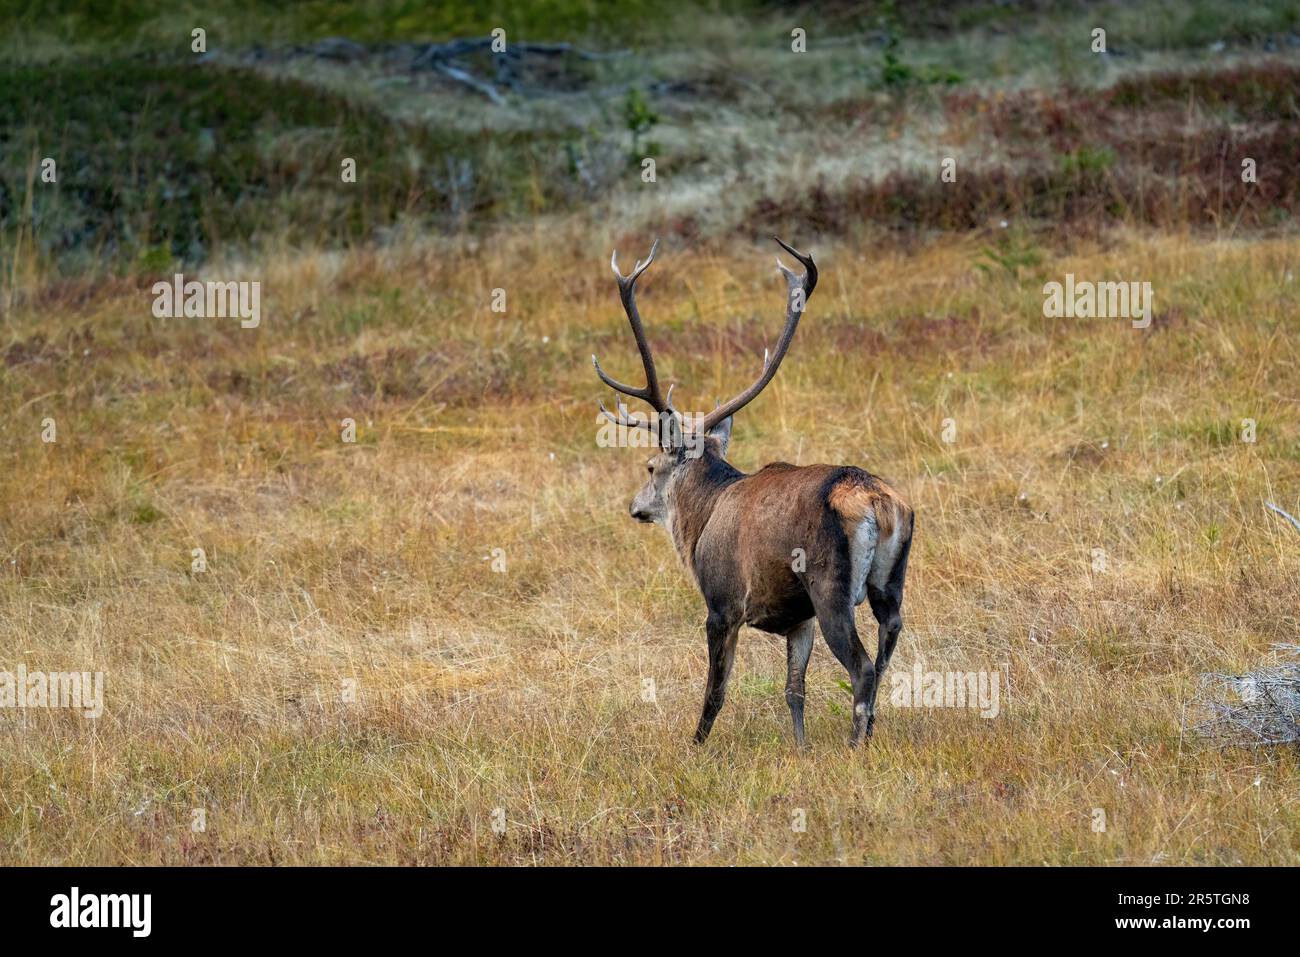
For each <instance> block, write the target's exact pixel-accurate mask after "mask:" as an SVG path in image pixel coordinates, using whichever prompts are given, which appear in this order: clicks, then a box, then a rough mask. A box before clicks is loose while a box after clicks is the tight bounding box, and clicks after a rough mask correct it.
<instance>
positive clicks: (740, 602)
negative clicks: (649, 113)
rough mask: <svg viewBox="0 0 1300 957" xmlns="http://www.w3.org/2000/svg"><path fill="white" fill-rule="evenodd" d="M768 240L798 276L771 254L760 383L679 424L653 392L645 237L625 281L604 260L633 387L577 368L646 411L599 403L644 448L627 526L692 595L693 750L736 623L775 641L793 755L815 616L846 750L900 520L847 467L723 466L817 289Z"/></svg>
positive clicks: (812, 274)
mask: <svg viewBox="0 0 1300 957" xmlns="http://www.w3.org/2000/svg"><path fill="white" fill-rule="evenodd" d="M773 239H775V240H776V242H777V243H778V244H779V245H780V247H781V248H782V249H783V250H785V251H786V252H787V253H789V254H790V255H791V256H793V257H794V258H795V259H796V260H798V262H799V263H800V264H802V266H803V270H804V272H803V275H802V276H797V275H796V274H795V273H794V272H793V271H792V270H790V269H788V268H786V266H785V264H784V263H783V262H782V261H781V258H780V256H778V257H777V258H776V262H777V267H778V268H779V269H780V271H781V273H782V274H783V275H784V276H785V279H786V285H787V292H788V296H787V306H786V317H785V326H784V328H783V329H782V331H781V337H780V339H779V340H778V341H777V344H776V351H775V353H774V354H770V353H767V352H765V353H764V357H763V370H762V373H761V375H759V377H758V379H757V380H755V381H754V383H753V384H752V385H751V386H750V387H749V388H747V389H746V390H745V391H743V392H741V393H740V394H739V395H737V396H735V397H734V398H732V399H730V400H729V401H727V402H719V403H717V406H716V407H715V408H714V410H713V411H712V412H709V413H707V414H705V415H702V416H688V415H683V414H682V413H681V412H679V411H677V410H676V409H675V408H674V407H673V405H672V393H673V387H672V386H670V387H669V389H668V394H667V395H666V396H665V395H664V394H663V393H662V392H661V390H660V384H659V376H658V374H657V372H656V370H655V362H654V357H653V355H652V353H651V350H650V345H649V342H648V340H647V338H646V334H645V329H644V327H643V326H642V323H641V316H640V314H639V312H638V310H637V304H636V283H637V280H638V279H640V278H641V275H642V274H643V273H644V272H645V271H646V270H647V269H648V268H649V267H650V264H651V263H652V262H654V257H655V251H656V250H657V249H658V247H659V241H658V240H655V243H654V245H653V246H651V248H650V255H649V256H648V257H646V260H645V262H641V261H640V260H639V259H638V260H637V262H636V265H635V267H634V268H633V269H632V271H631V273H629V274H628V275H626V276H624V275H623V274H622V273H621V272H620V271H619V268H618V251H617V250H614V253H613V255H612V256H611V257H610V267H611V268H612V269H613V270H614V275H615V276H616V277H617V279H618V291H619V298H620V299H621V300H622V304H623V310H624V312H625V313H626V314H627V319H628V322H629V323H630V324H631V327H632V335H633V337H634V338H635V340H636V345H637V350H638V352H639V353H640V355H641V364H642V366H643V368H644V370H645V379H646V384H645V385H644V386H643V387H636V386H631V385H627V384H625V383H623V382H620V381H618V380H616V379H614V378H612V377H610V376H609V375H607V374H606V373H605V371H604V369H602V368H601V365H600V362H599V360H598V359H597V358H596V356H594V355H593V356H592V357H591V360H592V364H593V365H594V366H595V368H596V375H597V376H598V377H599V378H600V381H601V382H602V383H604V384H605V385H607V386H609V387H610V388H611V389H613V390H614V391H615V393H618V394H621V395H623V396H627V397H629V398H633V399H637V400H639V401H642V402H644V403H646V404H647V405H649V406H650V408H651V409H652V410H653V411H654V415H653V416H642V415H639V414H637V415H630V414H629V413H628V410H627V407H626V405H624V404H623V402H622V400H621V399H618V398H617V397H616V401H615V411H616V413H617V414H614V413H611V412H609V410H608V409H606V408H605V403H604V402H603V401H602V402H600V403H599V405H600V414H601V415H602V416H604V418H606V419H608V420H609V421H611V422H613V423H615V425H617V426H618V427H619V428H620V429H646V430H648V431H649V432H650V433H651V436H650V441H649V442H647V443H646V444H647V445H648V446H649V447H652V448H656V449H657V451H656V452H655V454H653V455H651V457H650V458H649V459H648V460H647V462H646V463H645V467H646V471H647V472H648V475H649V477H648V478H647V480H646V483H645V485H644V486H642V488H641V489H640V491H638V492H637V493H636V496H635V497H634V498H633V499H632V504H631V507H630V509H629V510H630V512H631V515H632V518H634V519H635V520H637V521H638V522H643V523H647V524H658V525H661V526H663V527H664V528H665V529H666V530H667V532H668V534H669V537H670V538H671V540H672V543H673V545H674V547H675V548H676V551H677V554H678V556H679V557H680V559H681V562H682V563H683V565H685V567H686V569H687V571H688V572H689V574H690V575H691V577H692V578H693V580H694V583H695V585H696V586H697V588H698V589H699V592H700V594H701V596H702V597H703V598H704V604H705V607H706V609H707V616H706V618H705V622H704V632H705V636H706V638H707V641H708V656H709V665H708V678H707V680H706V683H705V690H704V707H703V711H702V712H701V714H700V720H699V724H698V725H697V726H696V729H695V738H694V740H695V742H696V743H697V744H703V743H704V741H705V740H706V739H707V738H708V736H709V732H710V731H711V730H712V728H713V723H714V721H715V719H716V718H717V716H718V712H719V711H720V710H721V708H722V704H723V701H724V699H725V697H726V691H727V681H728V678H729V677H730V675H731V670H732V664H733V662H734V660H735V655H736V644H737V639H738V636H739V633H740V628H741V626H742V625H748V626H750V627H752V628H756V629H758V630H760V631H765V632H767V633H769V634H773V635H777V636H783V637H784V638H785V639H786V665H787V675H786V685H785V699H786V703H787V704H788V705H789V708H790V717H791V721H792V723H793V727H794V740H795V745H796V747H797V748H798V749H800V750H803V749H804V748H806V741H805V735H804V688H805V685H804V680H805V675H806V673H807V669H808V661H809V659H810V658H811V656H812V651H813V644H814V640H815V631H814V627H813V624H814V621H815V622H816V623H817V624H818V625H820V627H821V633H822V637H823V639H824V640H825V641H826V644H827V646H828V647H829V648H830V650H831V653H832V654H834V656H835V657H836V659H838V660H839V662H840V664H841V665H843V667H844V669H845V670H846V671H847V672H848V674H849V679H850V684H851V687H852V691H853V719H852V730H851V733H850V736H849V744H850V746H851V747H856V746H857V745H859V744H860V743H861V742H862V741H863V740H866V739H870V738H871V736H872V732H873V729H874V727H875V721H876V692H877V689H878V688H879V687H880V681H881V678H882V676H883V675H884V673H885V669H886V668H888V667H889V661H890V659H891V658H892V657H893V654H894V649H895V647H896V646H897V644H898V636H899V633H900V632H901V631H902V628H903V619H902V605H903V584H904V579H905V577H906V575H907V558H908V554H909V552H910V550H911V545H912V529H913V525H914V515H913V512H912V509H911V508H910V507H909V506H908V505H907V503H906V502H905V501H904V500H903V498H902V496H901V495H899V493H898V492H896V491H895V490H894V489H893V488H891V487H890V486H889V485H888V484H886V483H885V482H884V481H883V480H881V479H879V478H877V477H876V476H874V475H872V474H870V473H869V472H867V471H865V470H863V469H861V468H857V467H855V466H851V465H791V464H789V463H786V462H775V463H772V464H769V465H766V466H764V467H763V468H762V469H760V470H759V471H757V472H754V473H749V474H747V473H745V472H742V471H741V470H739V469H737V468H736V467H735V466H733V465H731V463H729V462H728V461H727V459H726V455H727V451H728V447H729V445H730V441H731V433H732V423H733V421H734V417H735V414H736V413H737V412H739V411H740V410H741V409H743V408H745V406H747V405H749V403H750V402H752V401H753V400H754V399H755V398H757V397H758V395H759V394H760V393H761V392H762V391H763V389H764V388H766V387H767V384H768V383H769V382H771V381H772V378H773V377H774V376H775V375H776V372H777V369H778V368H780V366H781V361H782V360H783V359H784V358H785V355H786V352H787V350H788V349H789V348H790V343H791V341H792V340H793V339H794V334H795V330H796V329H797V328H798V325H799V319H800V317H801V316H802V315H803V312H804V309H805V307H806V305H807V302H808V299H809V298H810V297H811V296H812V293H813V290H814V288H816V286H817V265H816V263H814V262H813V258H812V255H811V254H809V255H804V254H803V253H801V252H799V251H798V250H796V249H795V248H794V247H792V246H790V245H788V244H786V243H785V242H784V241H782V240H781V239H780V238H778V237H775V236H774V237H773ZM863 601H867V602H869V603H870V606H871V612H872V614H873V615H874V616H875V619H876V622H877V626H878V627H877V632H878V634H877V645H876V660H875V661H874V662H873V661H872V660H871V657H870V656H869V655H868V654H867V652H866V649H864V648H863V646H862V642H861V640H860V639H859V637H858V630H857V625H856V623H855V620H854V610H855V609H856V608H857V607H858V606H859V605H861V604H862V602H863Z"/></svg>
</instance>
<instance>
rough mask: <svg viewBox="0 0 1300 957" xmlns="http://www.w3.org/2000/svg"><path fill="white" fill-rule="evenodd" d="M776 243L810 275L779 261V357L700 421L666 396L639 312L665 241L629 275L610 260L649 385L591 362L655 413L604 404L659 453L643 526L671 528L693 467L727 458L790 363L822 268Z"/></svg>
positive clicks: (646, 489) (646, 492)
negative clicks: (746, 412) (749, 415)
mask: <svg viewBox="0 0 1300 957" xmlns="http://www.w3.org/2000/svg"><path fill="white" fill-rule="evenodd" d="M773 238H774V239H776V241H777V243H778V244H779V245H780V246H781V248H782V249H784V250H785V251H786V252H788V253H789V254H790V255H791V256H793V257H794V258H795V259H797V260H799V262H800V263H801V264H802V265H803V267H804V274H803V275H802V276H797V275H795V274H794V273H793V272H792V271H790V270H789V269H787V268H786V267H785V264H784V263H782V262H781V260H780V258H779V257H778V258H777V261H776V264H777V267H778V268H779V269H780V270H781V272H782V273H783V274H784V275H785V279H786V285H787V293H788V294H787V300H786V315H785V327H784V329H782V331H781V338H780V339H779V340H777V344H776V352H775V354H772V353H769V352H768V351H766V350H765V351H764V354H763V371H762V373H761V374H760V375H759V377H758V379H757V380H755V382H754V384H753V385H751V386H750V387H749V388H748V389H746V390H745V391H744V392H742V393H740V394H739V395H737V396H735V397H734V398H732V399H730V400H728V401H727V402H725V403H718V405H717V407H716V408H715V409H714V410H713V411H712V412H710V413H708V414H707V415H704V416H701V417H698V418H696V419H692V418H690V417H686V416H683V415H682V414H681V413H680V412H678V411H677V410H676V409H674V408H673V405H672V397H673V388H672V387H671V386H670V387H669V389H668V393H667V395H664V394H663V392H662V391H661V390H660V386H659V375H658V373H657V371H656V370H655V363H654V356H653V354H652V353H651V351H650V344H649V342H648V341H647V340H646V335H645V328H644V326H643V325H642V323H641V315H640V313H639V312H638V311H637V305H636V281H637V280H638V279H639V278H640V277H641V274H642V273H644V272H645V271H646V269H648V268H649V266H650V264H651V263H652V262H654V258H655V251H656V250H657V249H658V248H659V241H658V240H655V243H654V245H653V246H651V247H650V255H649V256H648V257H646V260H645V262H641V261H640V260H637V263H636V266H635V267H634V268H633V269H632V272H631V273H630V274H628V275H626V276H624V275H623V274H622V273H621V272H620V271H619V268H618V252H617V251H615V252H614V254H613V256H611V257H610V267H611V268H612V269H613V270H614V275H615V276H616V277H617V278H618V291H619V298H620V299H622V301H623V309H624V311H625V312H626V313H627V318H628V322H629V323H630V324H631V326H632V335H633V337H634V338H635V339H636V345H637V350H638V351H639V352H640V353H641V364H642V366H643V367H644V369H645V378H646V384H645V385H644V386H643V387H640V388H638V387H636V386H630V385H627V384H625V383H622V382H619V381H617V380H616V379H613V378H611V377H610V376H609V375H607V374H606V373H605V370H603V369H602V368H601V367H600V362H599V360H597V358H596V357H595V356H594V355H593V356H592V357H591V361H592V364H593V365H594V366H595V367H596V375H598V376H599V377H600V381H602V382H603V383H605V384H606V385H607V386H609V387H610V388H611V389H613V390H614V391H615V392H618V393H621V394H622V395H626V396H630V397H631V398H634V399H640V400H641V401H643V402H645V403H646V404H648V405H649V406H650V408H651V409H653V410H654V413H655V414H654V416H653V417H651V418H648V419H647V418H632V417H629V415H628V412H627V407H626V406H625V405H623V403H622V402H621V401H618V402H616V403H615V410H616V411H617V415H613V414H611V413H610V412H609V410H607V409H606V408H605V404H604V403H603V402H602V403H600V411H601V413H602V414H603V415H604V416H605V417H606V418H607V419H609V420H610V421H611V422H613V423H615V424H616V425H618V426H620V427H621V428H641V429H647V430H648V431H649V432H650V433H651V435H652V437H653V439H654V442H655V444H656V445H657V446H658V448H659V451H658V452H657V453H656V454H655V455H652V456H651V457H650V458H649V460H648V461H647V462H646V470H647V472H648V474H649V477H648V479H647V481H646V483H645V485H644V486H643V487H642V488H641V490H640V491H639V492H637V494H636V497H635V498H634V499H633V500H632V506H631V513H632V517H633V518H635V519H637V520H638V521H641V522H658V523H661V524H666V523H667V520H668V515H669V512H670V510H671V508H672V505H673V502H674V500H675V498H676V493H677V491H678V488H679V486H680V485H681V484H682V482H683V480H684V479H685V478H686V477H687V473H688V471H689V470H690V468H691V467H692V466H695V467H697V468H698V467H703V468H706V469H707V468H708V467H709V465H710V463H711V462H713V461H722V460H723V459H724V458H725V457H726V454H727V446H728V444H729V442H730V438H731V424H732V416H734V415H735V414H736V413H737V412H739V411H740V410H741V409H743V408H744V407H745V406H746V405H748V404H749V403H750V402H752V401H753V400H754V399H755V398H756V397H757V396H758V394H759V393H760V392H762V391H763V389H764V388H766V386H767V384H768V383H769V382H771V381H772V377H773V376H775V375H776V370H777V369H778V368H780V365H781V360H782V359H784V358H785V354H786V351H787V350H788V349H789V348H790V342H791V341H792V340H793V339H794V333H795V330H796V329H797V328H798V326H799V319H800V317H801V316H802V315H803V311H804V308H805V306H806V305H807V302H808V297H809V296H811V295H812V292H813V289H814V287H816V285H817V265H816V264H815V263H814V262H813V259H812V256H805V255H804V254H803V253H801V252H799V251H798V250H797V249H795V248H794V247H792V246H789V245H787V244H786V243H784V242H782V241H781V240H780V239H778V238H776V237H773Z"/></svg>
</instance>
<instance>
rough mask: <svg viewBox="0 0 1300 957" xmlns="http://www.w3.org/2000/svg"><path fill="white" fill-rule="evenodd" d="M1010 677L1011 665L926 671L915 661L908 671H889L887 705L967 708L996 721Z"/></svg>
mask: <svg viewBox="0 0 1300 957" xmlns="http://www.w3.org/2000/svg"><path fill="white" fill-rule="evenodd" d="M1009 677H1010V665H1002V666H1001V668H1000V669H999V670H996V671H926V670H925V669H923V668H922V667H921V663H920V662H919V661H918V662H916V664H914V665H913V666H912V669H911V670H910V671H907V670H904V669H901V668H900V669H897V670H891V672H890V675H889V680H890V683H891V687H890V689H889V703H890V704H892V705H894V706H896V707H899V708H970V709H972V710H978V711H979V715H980V717H981V718H996V717H997V716H998V714H999V713H1000V711H1001V710H1002V705H1001V702H1002V694H1003V693H1004V691H1005V689H1006V688H1007V686H1008V685H1009Z"/></svg>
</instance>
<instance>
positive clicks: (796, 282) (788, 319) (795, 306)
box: [699, 236, 817, 432]
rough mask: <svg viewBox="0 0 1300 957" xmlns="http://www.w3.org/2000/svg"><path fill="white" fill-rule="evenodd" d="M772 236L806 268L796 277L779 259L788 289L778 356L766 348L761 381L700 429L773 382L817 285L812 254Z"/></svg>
mask: <svg viewBox="0 0 1300 957" xmlns="http://www.w3.org/2000/svg"><path fill="white" fill-rule="evenodd" d="M772 238H773V239H775V240H776V241H777V242H778V243H779V244H780V246H781V248H782V249H784V250H785V251H786V252H788V253H789V254H790V255H791V256H793V257H794V258H795V259H797V260H799V262H800V263H802V264H803V268H804V274H803V276H796V275H795V274H794V273H793V272H791V271H790V270H789V269H786V268H785V264H784V263H783V262H781V257H780V256H778V257H777V259H776V264H777V266H778V268H780V270H781V272H782V273H784V274H785V282H786V287H787V289H788V295H787V298H786V310H785V328H784V329H782V330H781V338H780V339H779V340H777V343H776V355H775V356H772V357H770V358H769V355H768V352H767V350H764V351H763V374H762V375H761V376H759V377H758V381H757V382H755V383H754V384H753V385H751V386H750V387H749V388H748V389H746V390H745V391H744V392H742V393H740V395H738V396H736V397H735V398H734V399H731V400H730V401H728V402H724V403H723V404H722V405H720V406H718V407H717V408H716V409H714V410H713V411H712V412H710V413H709V414H708V415H706V416H705V417H704V421H703V422H702V423H701V424H700V426H699V430H700V431H701V432H707V431H709V429H711V428H713V427H714V426H715V425H717V424H718V423H719V422H722V421H723V420H724V419H726V418H727V416H729V415H734V414H735V413H737V412H739V411H740V410H741V409H743V408H744V407H745V406H747V405H748V404H749V403H750V402H752V401H753V400H754V398H755V397H756V396H757V395H758V394H759V393H760V392H762V391H763V389H764V388H765V387H766V386H767V384H768V383H769V382H771V381H772V376H774V375H776V370H777V369H778V368H779V367H780V365H781V360H782V359H784V358H785V353H786V350H787V349H789V348H790V341H791V340H792V339H794V331H795V329H797V328H798V327H799V319H800V317H801V316H802V315H803V310H804V307H805V306H807V304H808V298H809V297H810V296H811V295H812V293H813V289H814V288H815V287H816V285H817V264H816V263H814V262H813V258H812V256H811V255H808V256H805V255H804V254H803V253H801V252H799V250H797V249H795V248H794V247H793V246H790V245H787V244H786V243H784V242H782V241H781V239H780V238H779V237H777V236H773V237H772Z"/></svg>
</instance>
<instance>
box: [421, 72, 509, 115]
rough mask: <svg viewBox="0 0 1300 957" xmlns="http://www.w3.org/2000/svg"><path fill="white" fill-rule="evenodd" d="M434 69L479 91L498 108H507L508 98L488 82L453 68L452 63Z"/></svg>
mask: <svg viewBox="0 0 1300 957" xmlns="http://www.w3.org/2000/svg"><path fill="white" fill-rule="evenodd" d="M434 69H435V70H437V71H438V72H439V73H441V74H443V75H444V76H449V77H451V78H452V79H453V80H455V81H456V82H458V83H463V84H465V85H466V86H468V87H469V88H470V89H472V90H477V91H478V92H479V93H482V94H483V95H484V96H486V97H487V98H488V99H489V100H491V101H492V102H493V103H495V104H496V105H497V106H505V104H506V98H505V97H504V96H502V95H501V94H500V93H498V92H497V88H496V87H494V86H493V85H492V84H491V83H488V82H487V81H486V80H480V79H477V78H476V77H473V76H470V75H469V74H468V73H467V72H465V71H464V70H462V69H460V68H459V67H455V66H452V65H451V64H450V63H438V64H435V65H434Z"/></svg>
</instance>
